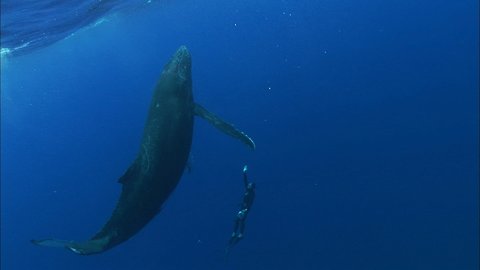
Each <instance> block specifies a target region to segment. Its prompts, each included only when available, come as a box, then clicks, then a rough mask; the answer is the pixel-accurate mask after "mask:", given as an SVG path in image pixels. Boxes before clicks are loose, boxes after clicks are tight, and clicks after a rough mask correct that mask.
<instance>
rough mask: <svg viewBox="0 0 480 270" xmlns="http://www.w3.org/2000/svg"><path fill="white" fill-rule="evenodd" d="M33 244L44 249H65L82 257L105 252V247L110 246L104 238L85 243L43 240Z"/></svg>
mask: <svg viewBox="0 0 480 270" xmlns="http://www.w3.org/2000/svg"><path fill="white" fill-rule="evenodd" d="M31 242H32V243H33V244H35V245H38V246H43V247H54V248H65V249H67V250H70V251H72V252H74V253H76V254H80V255H90V254H95V253H100V252H102V251H104V250H105V246H106V245H107V244H108V242H107V241H105V239H104V238H100V239H95V240H88V241H85V242H75V241H68V240H60V239H53V238H48V239H42V240H31Z"/></svg>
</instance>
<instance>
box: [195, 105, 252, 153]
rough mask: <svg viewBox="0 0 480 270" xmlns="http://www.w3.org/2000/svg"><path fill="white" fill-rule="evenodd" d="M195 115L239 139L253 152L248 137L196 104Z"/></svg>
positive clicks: (250, 140)
mask: <svg viewBox="0 0 480 270" xmlns="http://www.w3.org/2000/svg"><path fill="white" fill-rule="evenodd" d="M195 114H196V115H198V116H200V117H201V118H203V119H205V120H207V121H208V122H210V124H212V125H214V126H215V127H216V128H218V129H219V130H221V131H222V132H224V133H226V134H227V135H230V136H232V137H234V138H237V139H239V140H240V141H242V142H243V143H245V144H246V145H248V146H249V147H250V148H252V149H254V150H255V143H254V142H253V140H252V139H251V138H250V137H248V135H247V134H245V133H243V132H242V131H240V130H238V129H236V128H235V127H234V126H233V125H232V124H230V123H227V122H225V121H224V120H222V119H221V118H220V117H218V116H216V115H215V114H213V113H211V112H209V111H207V109H205V108H204V107H202V106H201V105H199V104H197V103H195Z"/></svg>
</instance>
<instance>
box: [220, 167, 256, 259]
mask: <svg viewBox="0 0 480 270" xmlns="http://www.w3.org/2000/svg"><path fill="white" fill-rule="evenodd" d="M247 169H248V168H247V165H245V166H244V167H243V184H244V185H245V193H244V194H243V201H242V203H241V204H240V210H239V211H238V212H237V216H236V218H235V224H234V227H233V233H232V236H231V237H230V241H229V242H228V246H227V249H226V252H227V253H228V251H229V250H230V248H232V247H233V246H234V245H235V244H237V243H238V242H239V241H240V240H242V238H243V232H244V230H245V220H246V218H247V214H248V212H250V209H251V207H252V204H253V200H254V199H255V183H253V182H249V181H248V176H247Z"/></svg>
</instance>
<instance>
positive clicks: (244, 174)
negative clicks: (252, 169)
mask: <svg viewBox="0 0 480 270" xmlns="http://www.w3.org/2000/svg"><path fill="white" fill-rule="evenodd" d="M247 170H248V168H247V165H245V166H243V184H244V185H245V189H246V188H247V187H248V178H247Z"/></svg>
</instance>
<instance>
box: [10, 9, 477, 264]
mask: <svg viewBox="0 0 480 270" xmlns="http://www.w3.org/2000/svg"><path fill="white" fill-rule="evenodd" d="M182 44H185V45H187V46H188V47H189V49H190V51H191V53H192V56H193V65H194V66H193V80H194V94H195V99H196V101H197V102H199V103H201V104H202V105H204V106H205V107H206V108H208V109H209V110H211V111H213V112H215V113H217V114H219V115H220V116H222V117H223V118H224V119H226V120H228V121H230V122H232V123H234V124H235V125H236V126H237V127H239V128H241V129H243V130H244V131H246V132H247V133H248V134H249V135H251V136H252V137H253V138H254V139H255V142H256V144H257V147H258V149H257V150H256V151H255V152H252V151H249V150H248V149H247V148H246V147H244V146H243V145H242V144H240V143H238V142H237V141H235V140H232V139H231V138H229V137H227V136H224V135H223V134H221V133H219V132H218V131H217V130H216V129H214V128H213V127H211V126H209V125H208V124H207V123H206V122H204V121H203V120H200V119H198V120H197V121H196V123H195V133H194V142H193V148H192V153H191V160H192V166H193V168H192V169H193V170H192V172H191V173H186V174H185V175H184V177H183V179H182V181H181V182H180V185H179V186H178V188H177V190H176V191H175V193H174V195H173V196H172V197H171V198H170V200H169V201H168V202H167V204H166V205H165V207H164V211H162V212H161V214H159V215H158V216H157V218H155V220H154V221H152V222H151V223H150V224H149V225H148V226H147V227H146V228H145V229H144V230H142V231H141V232H140V233H139V234H137V235H136V236H135V237H134V238H133V239H131V240H129V241H128V242H126V243H124V244H122V245H120V246H118V247H116V248H115V249H112V250H110V251H108V252H106V253H104V254H101V255H96V256H89V257H82V256H76V255H74V254H71V253H69V252H67V251H62V250H53V249H47V248H39V247H36V246H33V245H31V244H30V243H29V240H30V239H32V238H42V237H57V238H61V239H75V240H82V239H87V238H88V237H90V236H91V235H93V234H94V233H95V232H96V231H97V230H98V229H100V228H101V226H102V225H103V224H104V222H105V221H106V220H107V218H108V217H109V215H110V213H111V211H112V209H113V207H114V205H115V203H116V201H117V198H118V195H119V192H120V185H118V184H117V183H116V180H117V179H118V177H120V176H121V175H122V174H123V172H124V170H125V169H126V168H127V167H128V165H129V164H130V162H131V161H132V160H133V158H134V156H135V154H136V151H137V149H138V147H139V141H140V136H141V132H142V128H143V124H144V121H145V117H146V112H147V106H148V104H149V100H150V97H151V93H152V88H153V86H154V84H155V82H156V80H157V78H158V76H159V74H160V72H161V69H162V67H163V65H164V64H165V62H166V61H167V60H168V58H169V57H170V56H171V54H172V53H173V52H174V51H175V50H176V48H177V47H178V46H179V45H182ZM478 46H479V39H478V3H477V2H476V1H413V0H406V1H405V0H404V1H380V0H373V1H352V0H348V1H333V0H329V1H290V0H289V1H272V0H268V1H253V0H247V1H240V0H236V1H228V2H227V1H220V0H212V1H208V2H207V1H198V0H181V1H164V2H160V3H152V5H151V6H150V7H147V8H142V9H139V10H135V11H134V12H127V13H123V14H117V15H115V14H113V15H110V16H108V22H105V23H103V24H100V25H98V26H96V27H94V28H90V29H86V30H82V31H80V32H77V33H76V34H75V35H74V36H72V37H70V38H68V39H66V40H63V41H61V42H57V43H55V44H54V45H52V46H49V47H45V48H41V49H38V50H36V51H33V52H31V53H29V54H25V55H21V56H17V57H5V58H2V73H1V79H2V80H1V83H2V84H1V94H2V100H1V102H2V103H1V105H2V108H1V109H2V114H1V117H2V130H1V135H2V137H1V140H2V141H1V143H2V144H1V154H2V160H1V162H2V163H1V165H2V166H1V169H2V170H1V177H2V186H1V197H2V198H1V203H2V207H1V215H2V223H1V236H2V250H1V259H2V262H1V267H2V269H7V270H14V269H49V270H50V269H51V270H55V269H459V270H460V269H478V267H479V256H478V253H479V244H478V237H479V234H478V227H479V220H478V219H479V216H478V211H479V208H478V195H479V194H478V192H479V184H478V174H479V170H478V162H479V153H478V147H479V145H478V121H479V117H478V100H479V95H478V87H479V77H478V73H479V67H478V61H479V54H478ZM244 164H248V165H249V168H250V177H251V179H252V180H254V181H255V182H256V183H257V199H256V201H255V205H254V207H253V209H252V212H251V214H250V215H249V218H248V220H247V228H246V237H245V239H244V240H243V241H242V242H241V243H239V245H238V246H236V247H235V248H234V249H233V250H232V253H231V255H230V257H229V258H228V260H225V259H224V257H223V249H224V247H225V244H226V242H227V240H228V237H229V236H230V233H231V230H232V226H233V218H234V215H235V212H236V210H237V204H238V203H239V202H240V200H241V195H242V193H243V190H242V189H243V187H242V182H241V169H242V166H243V165H244Z"/></svg>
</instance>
